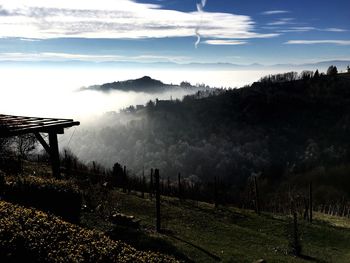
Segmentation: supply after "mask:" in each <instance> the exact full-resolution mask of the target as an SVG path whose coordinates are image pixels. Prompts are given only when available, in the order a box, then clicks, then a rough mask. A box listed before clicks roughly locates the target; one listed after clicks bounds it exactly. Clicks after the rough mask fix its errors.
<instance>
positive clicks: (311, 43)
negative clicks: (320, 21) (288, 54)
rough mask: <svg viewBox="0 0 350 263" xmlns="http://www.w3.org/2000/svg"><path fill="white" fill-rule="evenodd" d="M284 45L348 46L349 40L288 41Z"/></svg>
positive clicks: (349, 44)
mask: <svg viewBox="0 0 350 263" xmlns="http://www.w3.org/2000/svg"><path fill="white" fill-rule="evenodd" d="M284 44H289V45H315V44H335V45H343V46H350V40H289V41H287V42H285V43H284Z"/></svg>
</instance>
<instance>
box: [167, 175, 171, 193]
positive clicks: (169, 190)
mask: <svg viewBox="0 0 350 263" xmlns="http://www.w3.org/2000/svg"><path fill="white" fill-rule="evenodd" d="M167 188H168V189H167V195H168V196H171V189H170V178H169V176H168V185H167Z"/></svg>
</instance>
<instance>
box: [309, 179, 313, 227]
mask: <svg viewBox="0 0 350 263" xmlns="http://www.w3.org/2000/svg"><path fill="white" fill-rule="evenodd" d="M312 209H313V208H312V182H310V185H309V211H310V216H309V220H310V223H312Z"/></svg>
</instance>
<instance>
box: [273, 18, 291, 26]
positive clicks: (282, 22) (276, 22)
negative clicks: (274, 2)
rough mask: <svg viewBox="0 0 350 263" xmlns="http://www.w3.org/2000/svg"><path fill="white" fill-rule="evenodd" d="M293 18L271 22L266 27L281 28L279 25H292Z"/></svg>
mask: <svg viewBox="0 0 350 263" xmlns="http://www.w3.org/2000/svg"><path fill="white" fill-rule="evenodd" d="M293 20H294V18H289V17H288V18H281V19H278V20H276V21H273V22H270V23H268V24H267V25H268V26H281V25H289V24H293V22H292V21H293Z"/></svg>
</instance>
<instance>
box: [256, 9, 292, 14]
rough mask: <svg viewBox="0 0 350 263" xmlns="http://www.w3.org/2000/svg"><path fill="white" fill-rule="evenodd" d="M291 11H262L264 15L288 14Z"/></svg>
mask: <svg viewBox="0 0 350 263" xmlns="http://www.w3.org/2000/svg"><path fill="white" fill-rule="evenodd" d="M286 13H289V11H287V10H268V11H265V12H262V13H261V14H262V15H279V14H286Z"/></svg>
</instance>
